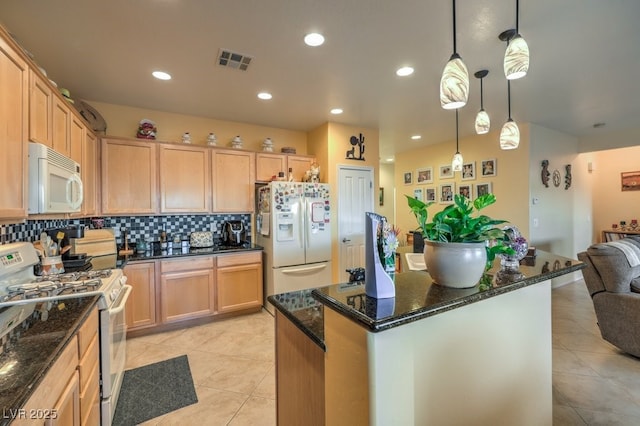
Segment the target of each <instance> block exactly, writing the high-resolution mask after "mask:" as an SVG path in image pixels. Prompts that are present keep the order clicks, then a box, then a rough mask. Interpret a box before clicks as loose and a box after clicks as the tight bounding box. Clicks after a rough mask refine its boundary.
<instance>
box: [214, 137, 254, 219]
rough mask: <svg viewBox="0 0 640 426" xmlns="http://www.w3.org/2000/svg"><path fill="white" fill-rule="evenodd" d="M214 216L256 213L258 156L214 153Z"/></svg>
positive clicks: (229, 151)
mask: <svg viewBox="0 0 640 426" xmlns="http://www.w3.org/2000/svg"><path fill="white" fill-rule="evenodd" d="M211 158H212V162H211V164H212V179H213V182H212V183H213V212H215V213H250V212H253V210H254V205H253V200H254V191H255V186H254V184H255V153H253V152H249V151H241V150H230V149H212V150H211Z"/></svg>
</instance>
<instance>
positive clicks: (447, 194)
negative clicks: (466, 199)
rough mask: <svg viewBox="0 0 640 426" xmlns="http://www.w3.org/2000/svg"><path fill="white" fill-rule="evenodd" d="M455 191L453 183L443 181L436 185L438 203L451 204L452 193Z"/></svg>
mask: <svg viewBox="0 0 640 426" xmlns="http://www.w3.org/2000/svg"><path fill="white" fill-rule="evenodd" d="M455 192H456V184H455V183H445V184H443V185H440V186H439V187H438V202H439V203H440V204H452V203H453V194H455Z"/></svg>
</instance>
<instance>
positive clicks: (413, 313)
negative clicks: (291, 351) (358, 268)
mask: <svg viewBox="0 0 640 426" xmlns="http://www.w3.org/2000/svg"><path fill="white" fill-rule="evenodd" d="M583 267H584V264H583V263H582V262H579V261H577V260H573V259H569V258H566V257H562V256H558V255H554V254H551V253H547V252H544V251H541V250H538V252H537V256H536V257H532V258H525V259H523V260H522V261H521V262H520V269H519V270H520V272H521V273H522V274H523V277H515V279H514V280H513V282H509V278H508V277H507V279H506V280H505V279H504V278H503V279H502V280H500V279H498V276H497V272H498V271H499V270H500V259H496V261H495V262H494V267H493V268H492V269H491V270H489V272H488V273H487V274H485V276H484V277H483V280H481V282H479V283H478V285H476V286H475V287H472V288H467V289H453V288H447V287H442V286H440V285H437V284H435V283H433V281H432V280H431V277H430V275H429V274H428V273H427V272H426V271H408V272H402V273H399V274H396V276H395V285H396V297H395V298H391V299H375V298H372V297H369V296H367V295H366V294H365V289H364V283H363V282H360V283H344V284H335V285H331V286H327V287H321V288H317V289H313V290H302V291H294V292H290V293H284V294H278V295H273V296H269V298H268V300H269V302H271V303H272V304H273V305H274V306H275V307H276V309H278V311H279V312H281V313H282V314H284V315H285V316H287V318H289V319H290V320H291V321H292V322H293V323H294V324H295V325H296V326H297V327H298V328H299V329H300V330H302V331H303V332H304V333H306V334H307V335H308V336H309V337H311V338H312V340H313V341H314V342H316V343H317V344H318V345H319V346H320V347H322V348H323V349H325V350H326V348H325V345H324V316H323V315H324V310H323V308H330V309H333V310H335V311H337V312H339V313H340V314H342V315H344V316H345V317H347V318H349V319H350V320H352V321H354V322H356V323H357V324H359V325H361V326H362V327H364V328H366V329H367V330H369V331H371V332H379V331H383V330H388V329H390V328H393V327H398V326H401V325H403V324H407V323H410V322H414V321H418V320H420V319H423V318H426V317H429V316H433V315H437V314H439V313H442V312H446V311H448V310H452V309H456V308H459V307H462V306H465V305H468V304H471V303H475V302H479V301H481V300H484V299H488V298H491V297H495V296H499V295H501V294H503V293H508V292H511V291H516V290H518V289H521V288H523V287H527V286H529V285H533V284H536V283H539V282H541V281H546V280H549V279H551V278H555V277H559V276H561V275H564V274H568V273H570V272H573V271H578V270H580V269H582V268H583ZM405 270H406V269H405ZM505 281H506V282H505ZM309 293H311V295H312V296H313V297H314V298H315V299H316V303H317V304H314V303H313V302H312V301H309V300H308V296H309ZM318 305H320V306H318ZM323 305H324V306H323ZM310 309H313V310H314V311H309V310H310ZM309 318H313V321H310V320H309Z"/></svg>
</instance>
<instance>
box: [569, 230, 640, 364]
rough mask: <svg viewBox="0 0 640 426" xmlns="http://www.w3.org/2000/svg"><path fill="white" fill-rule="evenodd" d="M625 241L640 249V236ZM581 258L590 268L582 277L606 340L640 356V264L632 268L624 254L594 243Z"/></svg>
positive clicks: (584, 270) (587, 267) (582, 253)
mask: <svg viewBox="0 0 640 426" xmlns="http://www.w3.org/2000/svg"><path fill="white" fill-rule="evenodd" d="M621 241H625V242H629V243H631V244H633V245H634V246H637V247H638V249H640V236H629V237H627V238H624V239H623V240H621ZM578 259H580V260H581V261H582V262H584V263H585V265H586V267H585V268H584V269H582V275H583V277H584V281H585V283H586V285H587V288H588V290H589V294H590V295H591V299H592V300H593V307H594V308H595V312H596V317H597V320H598V326H599V327H600V333H601V334H602V338H603V339H605V340H606V341H608V342H609V343H611V344H613V345H615V346H617V347H618V348H620V349H622V350H623V351H624V352H627V353H629V354H631V355H633V356H636V357H640V265H638V266H633V267H632V266H631V265H630V263H629V261H628V260H627V257H626V256H625V254H624V253H623V251H621V250H619V249H618V248H616V247H614V246H612V245H610V244H593V245H592V246H591V247H589V248H588V249H587V250H586V251H584V252H581V253H578Z"/></svg>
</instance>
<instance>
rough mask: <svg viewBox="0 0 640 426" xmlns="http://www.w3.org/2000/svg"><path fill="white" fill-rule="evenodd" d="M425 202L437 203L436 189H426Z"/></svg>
mask: <svg viewBox="0 0 640 426" xmlns="http://www.w3.org/2000/svg"><path fill="white" fill-rule="evenodd" d="M424 201H427V202H428V201H433V202H435V201H436V189H435V188H425V189H424Z"/></svg>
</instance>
